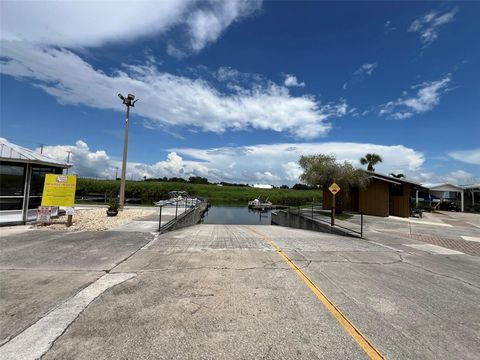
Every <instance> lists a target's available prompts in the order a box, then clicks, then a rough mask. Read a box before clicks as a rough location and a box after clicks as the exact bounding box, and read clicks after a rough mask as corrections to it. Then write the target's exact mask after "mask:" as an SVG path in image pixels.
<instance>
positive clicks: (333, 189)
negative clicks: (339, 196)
mask: <svg viewBox="0 0 480 360" xmlns="http://www.w3.org/2000/svg"><path fill="white" fill-rule="evenodd" d="M328 190H330V192H331V193H332V194H333V195H335V194H336V193H338V192H339V191H340V186H338V185H337V184H336V183H333V184H332V185H330V187H329V188H328Z"/></svg>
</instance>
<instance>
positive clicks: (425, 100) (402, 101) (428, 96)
mask: <svg viewBox="0 0 480 360" xmlns="http://www.w3.org/2000/svg"><path fill="white" fill-rule="evenodd" d="M450 82H451V77H450V75H446V76H445V77H444V78H443V79H440V80H437V81H427V82H424V83H422V84H419V85H415V86H412V87H411V88H412V89H418V90H417V92H416V94H415V95H413V96H412V95H408V93H407V92H404V95H403V96H402V97H400V98H399V99H397V100H395V101H390V102H388V103H386V104H384V105H381V106H380V115H388V116H389V117H391V118H394V119H406V118H409V117H412V116H413V115H415V114H420V113H424V112H426V111H429V110H432V109H433V108H434V107H435V106H436V105H438V104H439V103H440V96H441V95H442V94H444V93H445V92H446V91H448V85H449V84H450Z"/></svg>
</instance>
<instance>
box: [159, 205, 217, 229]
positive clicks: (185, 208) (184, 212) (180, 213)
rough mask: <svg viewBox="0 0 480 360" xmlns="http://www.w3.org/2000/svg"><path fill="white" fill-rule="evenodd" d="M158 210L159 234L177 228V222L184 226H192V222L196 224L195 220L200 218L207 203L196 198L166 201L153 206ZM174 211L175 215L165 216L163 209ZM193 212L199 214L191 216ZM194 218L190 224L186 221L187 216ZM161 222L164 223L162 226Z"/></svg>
mask: <svg viewBox="0 0 480 360" xmlns="http://www.w3.org/2000/svg"><path fill="white" fill-rule="evenodd" d="M155 206H156V207H158V208H159V214H158V231H159V232H160V233H162V232H165V231H169V230H172V229H173V228H176V227H178V226H177V225H178V224H179V222H182V224H183V225H184V226H188V225H193V222H195V223H196V222H198V221H197V218H199V217H201V215H202V213H203V212H204V211H205V210H204V209H206V208H207V206H208V203H207V202H206V201H205V200H200V199H196V198H184V199H178V200H168V201H163V202H159V203H157V204H155ZM167 207H168V208H169V209H172V210H173V209H175V213H174V215H173V212H172V213H169V214H166V213H165V211H164V210H165V209H164V208H167ZM193 212H199V213H198V214H193ZM192 215H195V216H194V219H193V220H192V221H190V222H192V223H191V224H190V223H189V222H188V221H186V220H185V219H187V218H188V217H189V216H192ZM162 220H163V221H166V222H165V223H164V224H162Z"/></svg>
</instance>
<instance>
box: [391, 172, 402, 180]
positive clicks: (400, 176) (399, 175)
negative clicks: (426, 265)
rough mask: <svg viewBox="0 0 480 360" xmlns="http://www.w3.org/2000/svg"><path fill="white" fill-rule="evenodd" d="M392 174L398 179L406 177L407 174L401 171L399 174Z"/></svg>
mask: <svg viewBox="0 0 480 360" xmlns="http://www.w3.org/2000/svg"><path fill="white" fill-rule="evenodd" d="M390 176H392V177H394V178H397V179H401V178H405V175H403V174H401V173H399V174H395V173H390Z"/></svg>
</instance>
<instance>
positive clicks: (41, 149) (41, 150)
mask: <svg viewBox="0 0 480 360" xmlns="http://www.w3.org/2000/svg"><path fill="white" fill-rule="evenodd" d="M40 154H43V144H40Z"/></svg>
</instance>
